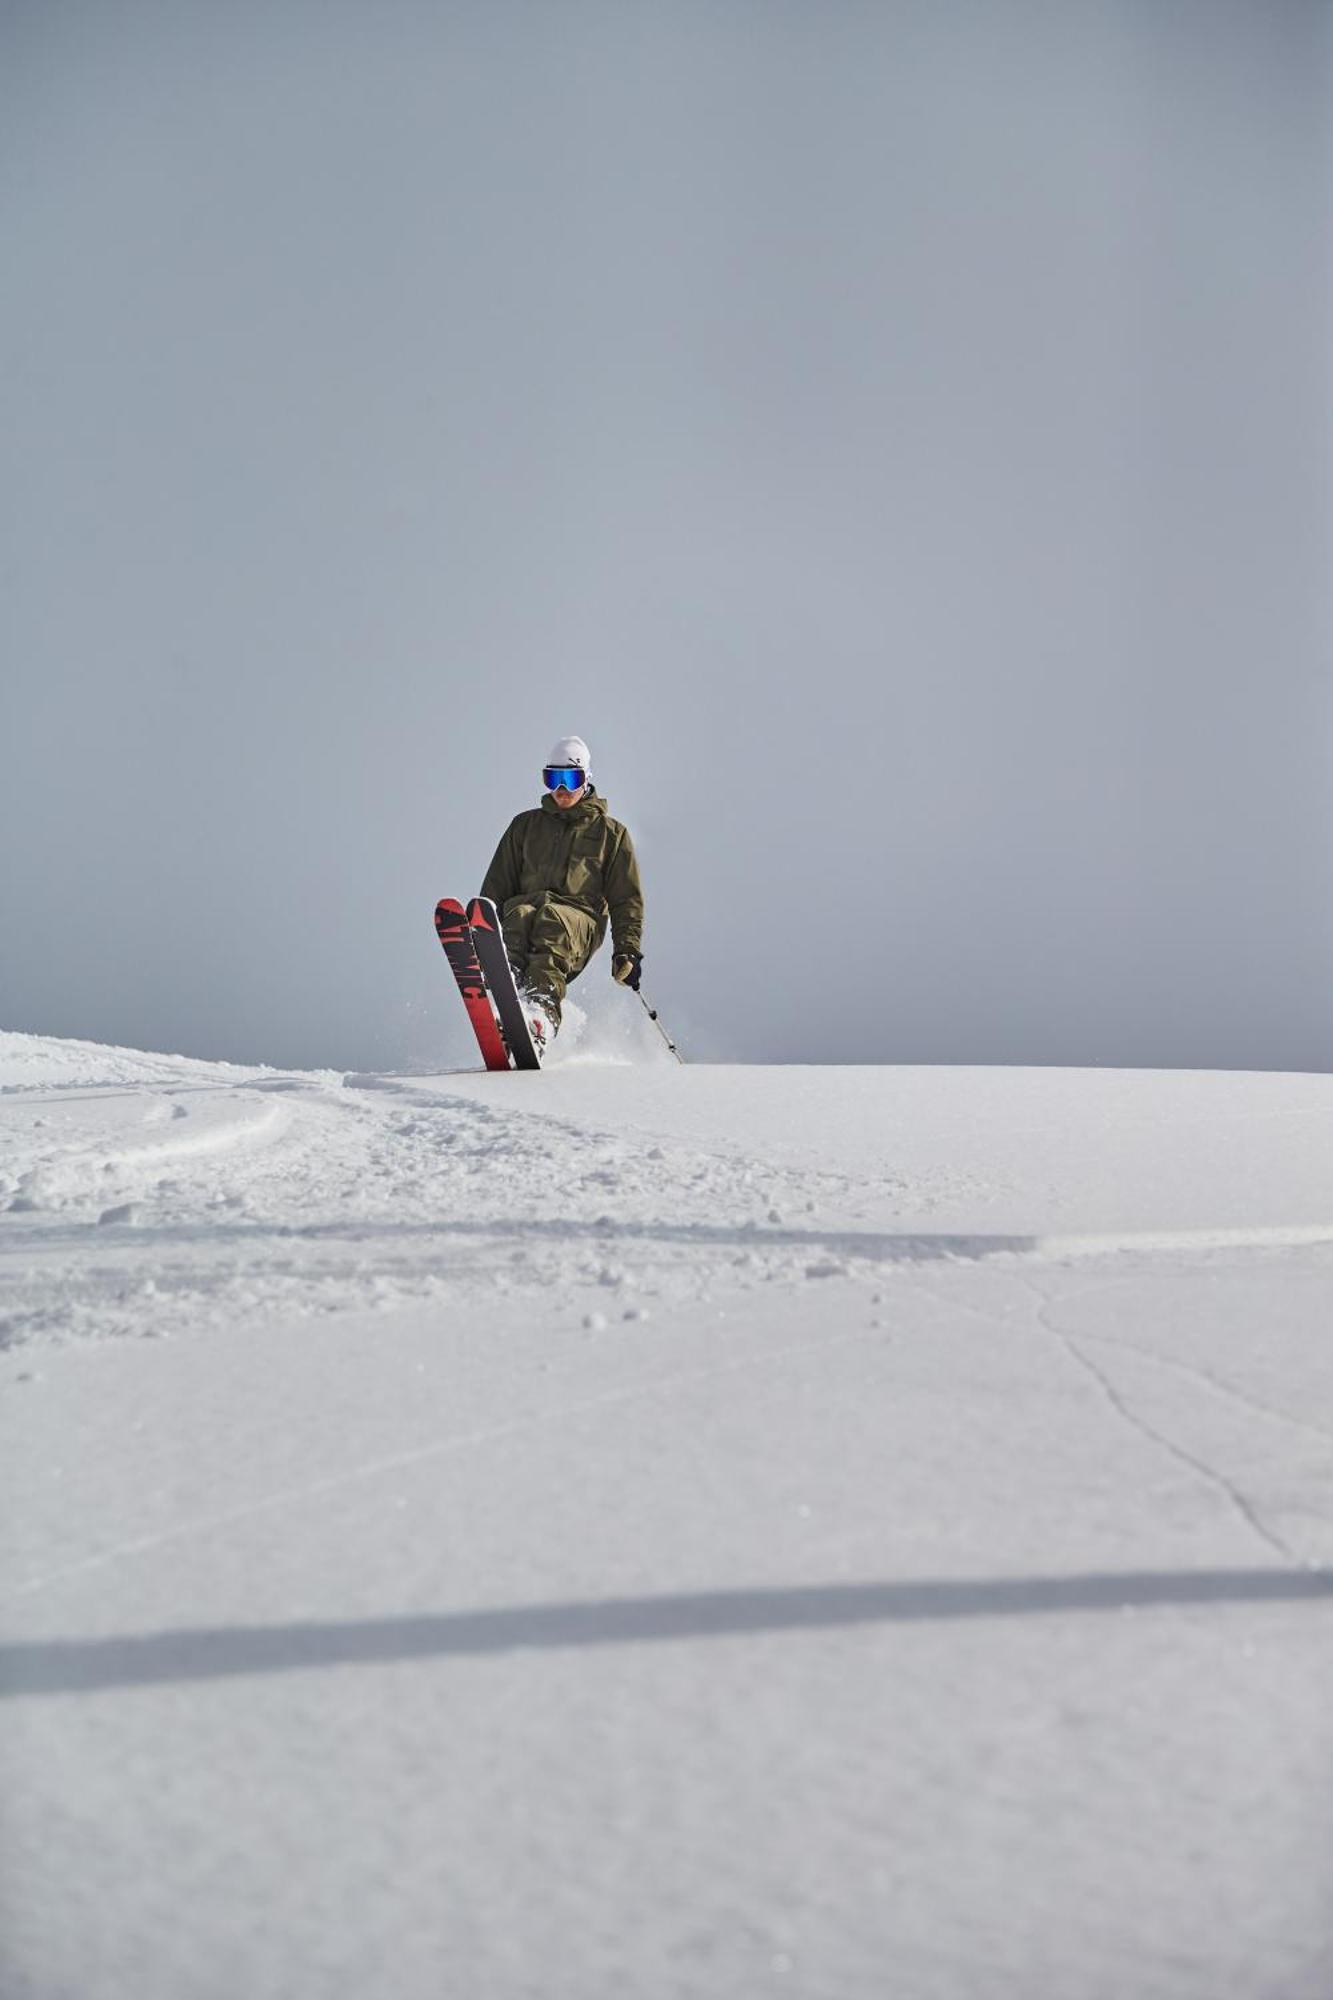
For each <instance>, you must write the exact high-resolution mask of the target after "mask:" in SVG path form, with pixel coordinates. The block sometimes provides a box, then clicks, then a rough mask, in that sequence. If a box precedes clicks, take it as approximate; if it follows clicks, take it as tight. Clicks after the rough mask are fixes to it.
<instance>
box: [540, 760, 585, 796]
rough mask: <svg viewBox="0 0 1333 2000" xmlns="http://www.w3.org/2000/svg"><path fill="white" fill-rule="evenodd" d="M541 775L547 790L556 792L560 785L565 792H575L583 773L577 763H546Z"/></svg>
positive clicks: (581, 780) (581, 781)
mask: <svg viewBox="0 0 1333 2000" xmlns="http://www.w3.org/2000/svg"><path fill="white" fill-rule="evenodd" d="M542 777H543V778H544V779H545V781H546V789H547V791H548V792H558V791H559V790H560V787H561V786H562V785H563V786H564V788H565V790H566V791H567V792H576V791H577V790H578V789H579V786H580V785H581V784H582V783H583V778H584V773H583V772H582V771H580V769H579V767H578V765H577V764H548V765H547V767H546V769H545V770H544V771H543V772H542Z"/></svg>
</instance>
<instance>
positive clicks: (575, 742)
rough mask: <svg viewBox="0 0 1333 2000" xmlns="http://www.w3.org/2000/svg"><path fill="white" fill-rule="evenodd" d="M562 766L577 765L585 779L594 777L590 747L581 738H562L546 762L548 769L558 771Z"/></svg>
mask: <svg viewBox="0 0 1333 2000" xmlns="http://www.w3.org/2000/svg"><path fill="white" fill-rule="evenodd" d="M562 764H574V765H577V766H578V768H579V770H580V771H582V773H583V775H584V777H585V778H590V777H591V776H592V763H591V760H590V758H589V756H588V746H587V744H586V743H585V742H584V740H583V738H582V737H581V736H562V737H561V738H560V740H559V741H558V742H557V744H556V745H555V748H554V749H553V750H552V752H551V754H550V756H549V757H548V758H547V760H546V769H547V770H548V771H551V770H557V771H558V770H559V769H560V767H561V765H562Z"/></svg>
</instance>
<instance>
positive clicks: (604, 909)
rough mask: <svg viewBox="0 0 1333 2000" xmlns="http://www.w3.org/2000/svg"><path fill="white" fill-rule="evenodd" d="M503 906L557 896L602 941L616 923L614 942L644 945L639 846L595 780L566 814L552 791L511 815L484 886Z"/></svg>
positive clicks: (617, 947) (625, 946) (635, 947)
mask: <svg viewBox="0 0 1333 2000" xmlns="http://www.w3.org/2000/svg"><path fill="white" fill-rule="evenodd" d="M481 893H482V895H483V896H489V897H490V898H491V901H492V902H494V903H496V904H498V906H499V908H500V912H501V914H502V915H503V913H504V907H505V904H506V903H512V902H516V901H518V900H520V899H523V900H527V899H529V898H530V899H531V900H533V901H541V900H543V899H544V898H545V897H548V896H553V897H555V898H557V900H558V901H560V902H562V903H573V904H574V905H575V907H576V908H578V909H580V910H586V911H587V912H588V915H589V916H590V917H594V918H596V920H597V943H598V944H599V945H600V944H601V942H602V939H603V938H604V937H605V936H606V926H607V920H608V918H609V919H610V923H611V946H612V950H613V951H615V952H616V953H617V954H618V953H620V952H630V951H642V950H643V886H642V884H641V883H640V881H639V864H638V862H637V860H636V859H635V855H634V843H633V842H632V841H631V839H630V837H629V834H628V832H627V830H626V829H625V828H624V827H623V826H622V825H621V824H620V821H619V820H615V819H612V818H611V816H610V814H609V813H608V812H607V810H606V800H605V799H604V798H603V797H602V796H601V794H600V793H599V792H597V791H596V790H594V788H593V786H592V785H589V786H588V789H587V791H586V793H585V794H584V796H583V797H582V798H581V799H580V800H579V802H578V804H577V805H576V806H566V807H565V808H564V810H563V811H562V810H561V808H560V807H559V806H558V805H557V804H556V802H555V800H554V799H553V798H551V797H550V796H549V794H548V796H547V797H546V798H544V799H543V800H542V802H541V804H540V805H539V806H536V807H534V808H533V810H532V811H531V812H521V813H519V814H518V816H517V818H516V819H513V820H511V822H510V824H509V828H508V830H507V832H506V833H505V835H504V837H503V839H502V840H501V842H500V845H499V846H498V847H497V848H496V850H495V859H494V860H493V861H492V862H491V865H490V867H489V868H488V869H487V870H486V880H485V881H484V882H483V883H482V885H481Z"/></svg>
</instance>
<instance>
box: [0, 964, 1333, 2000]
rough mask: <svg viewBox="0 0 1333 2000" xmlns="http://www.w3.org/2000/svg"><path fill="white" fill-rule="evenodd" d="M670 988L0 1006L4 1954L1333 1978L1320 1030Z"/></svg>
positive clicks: (1331, 1503)
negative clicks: (532, 1049) (1013, 1020)
mask: <svg viewBox="0 0 1333 2000" xmlns="http://www.w3.org/2000/svg"><path fill="white" fill-rule="evenodd" d="M622 997H623V996H622ZM607 1018H609V1016H608V1017H607ZM627 1018H630V1017H629V1016H627V1014H626V1011H625V1010H624V1009H623V1008H622V1009H620V1011H619V1012H618V1014H617V1016H616V1019H617V1020H618V1021H619V1022H620V1023H621V1026H620V1027H619V1028H618V1029H617V1030H616V1038H615V1039H614V1040H612V1039H611V1037H610V1034H609V1031H608V1030H607V1028H606V1022H605V1020H592V1021H588V1020H586V1019H585V1018H584V1017H583V1016H582V1015H581V1014H580V1013H579V1012H578V1011H577V1010H572V1013H571V1020H570V1023H569V1028H568V1031H567V1033H566V1034H564V1035H562V1037H561V1042H560V1044H558V1045H557V1058H558V1059H557V1060H555V1061H554V1062H553V1063H552V1065H551V1066H550V1067H549V1068H548V1069H547V1071H546V1072H544V1073H543V1074H541V1075H539V1076H527V1077H503V1076H502V1077H488V1076H486V1075H485V1074H484V1073H481V1072H479V1071H470V1072H458V1071H454V1072H441V1073H439V1074H433V1075H426V1074H423V1075H415V1076H405V1075H387V1074H374V1075H349V1076H342V1075H338V1074H334V1073H330V1072H308V1073H295V1074H294V1073H286V1072H277V1071H273V1070H267V1069H255V1070H247V1069H244V1068H239V1067H236V1066H229V1065H223V1064H215V1063H208V1062H202V1061H198V1060H194V1059H190V1058H185V1057H180V1056H170V1055H152V1054H145V1053H142V1052H138V1051H133V1050H124V1049H112V1048H103V1047H100V1046H96V1045H92V1044H84V1043H73V1042H59V1041H53V1040H49V1039H46V1038H42V1037H35V1036H26V1035H0V1252H2V1253H3V1261H2V1262H0V1390H2V1391H3V1394H2V1396H0V1466H3V1471H0V1502H2V1503H3V1506H2V1508H0V1594H2V1595H3V1603H4V1617H3V1622H4V1637H3V1645H2V1646H0V1694H3V1695H4V1697H5V1699H4V1700H3V1701H0V1842H2V1843H3V1853H2V1855H0V1859H2V1860H3V1868H2V1869H0V1991H2V1992H3V1993H4V1994H5V1996H6V2000H10V1997H11V1996H13V1997H14V2000H27V1996H39V1995H40V1996H43V2000H45V1996H66V1995H73V1994H77V1995H79V1996H80V2000H121V1997H122V1996H125V2000H129V1996H134V2000H181V1996H209V1997H210V2000H211V1996H214V1995H216V1996H223V1995H226V1996H234V1995H236V1994H241V1993H243V1994H245V1995H247V1996H248V2000H262V1996H269V1995H271V1996H274V2000H277V1996H283V2000H293V1996H296V1997H297V2000H306V1996H311V2000H314V1996H320V2000H322V1997H323V1996H334V1995H338V1996H345V1995H349V1994H362V1993H366V1994H370V1993H393V1994H394V1995H401V1996H408V2000H416V1996H423V2000H424V1996H432V2000H433V1996H438V1995H442V1994H455V1993H456V1994H459V1995H468V1996H472V1995H485V1996H487V2000H491V1996H500V2000H510V1996H519V1995H528V1994H534V1995H535V1994H541V1995H544V1996H570V2000H574V1996H579V2000H582V1996H602V1995H609V1994H614V1995H616V1996H618V2000H619V1996H638V1995H642V1996H648V1997H649V2000H659V1996H667V1995H672V1996H675V1995H700V1996H703V1995H710V1996H711V1995H725V1996H728V2000H732V1996H740V2000H748V1996H750V1995H758V1994H761V1993H762V1994H772V1993H783V1992H787V1993H792V1994H799V1995H802V1996H807V2000H813V1996H819V2000H825V1997H826V1996H829V1997H830V2000H831V1996H838V2000H845V1996H862V1995H865V1996H872V1995H873V1996H881V1995H885V1994H889V1993H893V1994H901V1995H904V1996H911V2000H932V1997H933V1996H939V2000H957V1996H972V1995H985V1996H986V2000H995V1996H1009V1995H1013V1996H1020V1995H1022V1996H1031V1995H1036V1994H1042V1995H1044V1994H1059V1995H1060V1996H1061V2000H1071V1996H1072V2000H1083V1996H1086V2000H1094V1997H1095V2000H1102V1996H1119V1995H1124V1994H1131V1993H1132V1994H1134V1995H1135V1996H1156V1995H1161V1996H1172V2000H1174V1996H1183V1995H1190V1996H1193V1995H1198V1996H1203V1995H1207V1996H1209V2000H1218V1996H1231V1995H1235V1996H1242V1995H1243V1996H1246V2000H1251V1997H1252V1996H1255V1995H1259V1994H1263V1995H1266V1996H1282V2000H1293V1996H1307V1995H1308V1996H1310V2000H1316V1996H1318V2000H1326V1996H1327V1995H1328V1994H1329V1993H1330V1992H1333V1842H1331V1841H1330V1816H1329V1809H1328V1796H1329V1784H1330V1779H1331V1778H1333V1703H1330V1701H1329V1694H1328V1690H1329V1685H1330V1658H1333V1652H1331V1650H1330V1648H1331V1642H1333V1577H1331V1576H1330V1569H1329V1565H1330V1564H1333V1348H1331V1346H1330V1341H1329V1328H1330V1318H1331V1317H1333V1315H1331V1314H1330V1303H1331V1302H1333V1078H1329V1077H1325V1076H1296V1075H1257V1074H1256V1075H1241V1074H1208V1073H1180V1074H1177V1073H1150V1072H1100V1071H1096V1072H1086V1071H1085V1072H1074V1071H1055V1070H1042V1071H1021V1070H965V1069H959V1070H947V1069H938V1070H892V1069H834V1068H818V1069H813V1068H812V1069H800V1068H792V1069H764V1068H748V1069H728V1068H721V1067H719V1068H704V1067H687V1068H683V1069H682V1068H680V1067H679V1066H677V1065H676V1064H675V1063H673V1062H672V1061H671V1060H670V1058H669V1056H668V1055H667V1053H666V1051H665V1049H664V1048H663V1046H662V1044H661V1043H660V1041H659V1040H658V1039H657V1038H656V1036H655V1034H654V1031H653V1030H652V1028H651V1026H650V1024H648V1023H647V1021H646V1019H636V1020H635V1021H634V1025H633V1027H632V1029H626V1028H625V1027H624V1026H623V1023H624V1021H625V1020H626V1019H627Z"/></svg>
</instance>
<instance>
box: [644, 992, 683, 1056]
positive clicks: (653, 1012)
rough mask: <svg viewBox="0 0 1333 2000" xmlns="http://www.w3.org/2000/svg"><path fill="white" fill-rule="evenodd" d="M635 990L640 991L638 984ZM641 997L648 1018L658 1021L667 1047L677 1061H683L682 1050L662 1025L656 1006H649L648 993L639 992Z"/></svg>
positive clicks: (660, 1033) (658, 1028)
mask: <svg viewBox="0 0 1333 2000" xmlns="http://www.w3.org/2000/svg"><path fill="white" fill-rule="evenodd" d="M634 991H635V992H636V993H639V989H638V987H637V986H636V987H635V989H634ZM639 998H640V1000H641V1001H642V1002H643V1006H644V1011H645V1013H646V1014H647V1016H648V1019H649V1020H650V1021H657V1032H658V1034H659V1035H660V1036H661V1037H662V1040H663V1041H664V1042H665V1043H666V1045H667V1047H668V1048H669V1049H670V1051H671V1053H672V1055H673V1056H674V1057H675V1058H676V1061H677V1062H678V1063H683V1062H684V1060H685V1058H684V1056H683V1055H682V1054H681V1052H680V1050H679V1049H678V1048H677V1047H676V1044H675V1043H674V1042H673V1041H672V1039H671V1037H670V1035H669V1034H668V1033H667V1031H666V1029H665V1028H664V1027H663V1026H662V1023H661V1022H660V1021H658V1020H657V1009H656V1007H650V1006H649V1004H648V995H647V994H646V993H639Z"/></svg>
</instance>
